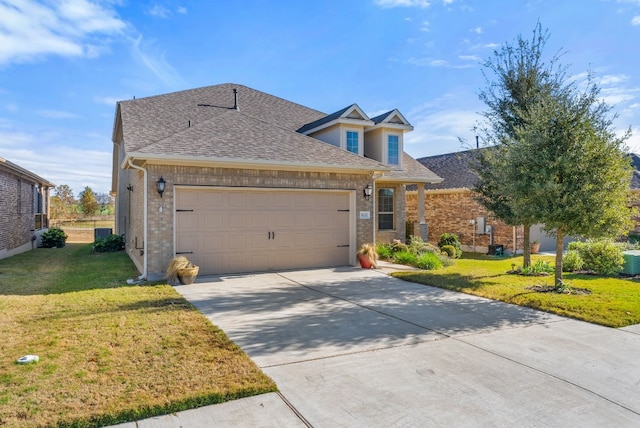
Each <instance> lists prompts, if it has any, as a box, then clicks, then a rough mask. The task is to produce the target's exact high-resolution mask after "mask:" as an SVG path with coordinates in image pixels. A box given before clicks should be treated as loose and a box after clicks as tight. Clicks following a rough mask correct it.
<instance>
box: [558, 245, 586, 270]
mask: <svg viewBox="0 0 640 428" xmlns="http://www.w3.org/2000/svg"><path fill="white" fill-rule="evenodd" d="M583 267H584V260H582V257H580V253H579V252H578V251H576V250H571V251H567V254H565V255H564V256H563V257H562V270H563V271H564V272H575V271H577V270H581V269H582V268H583Z"/></svg>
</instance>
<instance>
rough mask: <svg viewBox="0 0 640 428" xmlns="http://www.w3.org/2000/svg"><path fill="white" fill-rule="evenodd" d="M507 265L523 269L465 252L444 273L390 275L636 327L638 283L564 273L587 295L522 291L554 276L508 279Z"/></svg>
mask: <svg viewBox="0 0 640 428" xmlns="http://www.w3.org/2000/svg"><path fill="white" fill-rule="evenodd" d="M536 260H545V261H549V262H551V263H553V257H548V256H547V257H545V256H534V257H533V261H534V262H535V261H536ZM512 264H516V265H517V266H522V257H515V258H502V259H497V258H494V257H491V256H485V255H479V254H473V253H465V254H464V255H463V256H462V258H461V259H458V260H456V262H455V264H454V265H452V266H449V267H446V268H444V269H439V270H433V271H413V272H397V273H394V274H393V276H395V277H397V278H401V279H404V280H406V281H411V282H417V283H420V284H426V285H431V286H435V287H440V288H446V289H449V290H455V291H460V292H463V293H468V294H473V295H476V296H482V297H487V298H489V299H494V300H500V301H503V302H507V303H513V304H516V305H521V306H528V307H531V308H535V309H540V310H543V311H547V312H552V313H555V314H558V315H563V316H567V317H571V318H576V319H579V320H583V321H588V322H592V323H596V324H601V325H605V326H609V327H624V326H628V325H632V324H638V323H640V282H639V281H637V280H633V279H628V278H622V277H618V276H612V277H600V276H592V275H579V274H572V273H565V274H564V282H565V283H567V284H568V285H569V286H570V287H574V288H586V289H589V290H590V291H591V292H592V293H591V294H558V293H539V292H535V291H533V290H528V289H527V287H530V286H533V285H553V275H552V276H549V277H530V276H520V275H511V274H507V273H506V272H507V271H508V270H511V269H512Z"/></svg>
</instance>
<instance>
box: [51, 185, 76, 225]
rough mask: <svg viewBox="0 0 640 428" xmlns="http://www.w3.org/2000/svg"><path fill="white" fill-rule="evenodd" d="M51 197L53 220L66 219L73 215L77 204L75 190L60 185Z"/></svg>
mask: <svg viewBox="0 0 640 428" xmlns="http://www.w3.org/2000/svg"><path fill="white" fill-rule="evenodd" d="M53 192H54V195H53V196H51V216H52V217H53V218H57V219H59V218H64V217H67V216H68V215H69V214H71V213H72V211H73V208H74V206H75V204H76V200H75V198H74V197H73V190H71V188H70V187H69V186H68V185H67V184H60V185H59V186H56V188H55V189H53Z"/></svg>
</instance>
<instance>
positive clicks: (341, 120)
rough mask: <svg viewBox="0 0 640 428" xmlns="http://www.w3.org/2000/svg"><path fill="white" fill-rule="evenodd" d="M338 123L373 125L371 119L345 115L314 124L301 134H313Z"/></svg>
mask: <svg viewBox="0 0 640 428" xmlns="http://www.w3.org/2000/svg"><path fill="white" fill-rule="evenodd" d="M338 124H343V125H354V126H363V127H365V128H367V127H370V126H373V125H374V123H373V121H372V120H363V119H350V118H347V117H339V118H338V119H335V120H332V121H331V122H327V123H323V124H322V125H319V126H316V127H315V128H312V129H308V130H306V131H304V132H303V133H302V134H304V135H311V134H313V133H315V132H318V131H322V130H323V129H325V128H330V127H332V126H335V125H338ZM365 132H366V131H365Z"/></svg>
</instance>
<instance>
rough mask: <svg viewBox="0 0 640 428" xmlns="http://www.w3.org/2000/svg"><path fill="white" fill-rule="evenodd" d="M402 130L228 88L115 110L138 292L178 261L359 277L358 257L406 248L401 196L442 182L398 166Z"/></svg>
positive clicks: (386, 121) (387, 121)
mask: <svg viewBox="0 0 640 428" xmlns="http://www.w3.org/2000/svg"><path fill="white" fill-rule="evenodd" d="M412 129H413V127H412V126H411V124H410V123H409V122H408V121H407V120H406V119H405V118H404V116H403V115H402V114H401V113H400V112H399V111H398V110H397V109H394V110H391V111H389V112H387V113H384V114H382V115H379V116H377V117H373V118H369V117H368V116H367V115H366V114H365V113H364V111H362V109H361V108H360V107H359V106H358V105H357V104H352V105H350V106H348V107H346V108H344V109H341V110H339V111H337V112H335V113H332V114H326V113H323V112H320V111H317V110H314V109H311V108H308V107H305V106H302V105H299V104H296V103H293V102H291V101H287V100H284V99H282V98H278V97H275V96H273V95H270V94H266V93H264V92H260V91H257V90H255V89H251V88H248V87H246V86H242V85H236V84H221V85H215V86H208V87H204V88H197V89H191V90H186V91H180V92H175V93H170V94H164V95H159V96H153V97H148V98H141V99H134V100H129V101H121V102H119V103H118V104H117V106H116V115H115V121H114V128H113V143H114V146H113V176H112V192H113V194H114V195H115V198H116V232H117V233H118V234H124V235H125V241H126V249H127V252H128V254H129V255H130V257H131V259H132V260H133V261H134V263H135V264H136V266H137V267H138V269H139V270H140V271H141V272H142V275H141V277H145V278H148V279H159V278H161V277H163V276H164V272H165V270H166V267H167V265H168V264H169V262H170V261H171V259H172V258H173V257H174V256H176V255H185V256H186V257H187V258H189V259H190V260H191V261H192V262H194V263H195V264H197V265H199V266H200V273H201V274H205V275H206V274H220V273H235V272H252V271H268V270H275V269H292V268H310V267H324V266H340V265H355V263H356V251H357V249H358V248H359V247H360V245H361V244H363V243H366V242H373V241H376V240H383V241H389V240H391V239H402V240H404V236H405V218H406V216H405V185H407V184H411V183H413V184H424V183H436V182H439V181H441V179H440V177H438V176H437V175H436V174H434V173H433V172H431V171H429V170H428V169H427V168H425V167H424V166H423V165H422V164H420V163H419V162H417V161H416V160H415V159H413V158H411V157H410V156H409V155H407V154H406V153H404V151H403V134H404V133H405V132H409V131H411V130H412ZM160 190H162V192H161V191H160Z"/></svg>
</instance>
